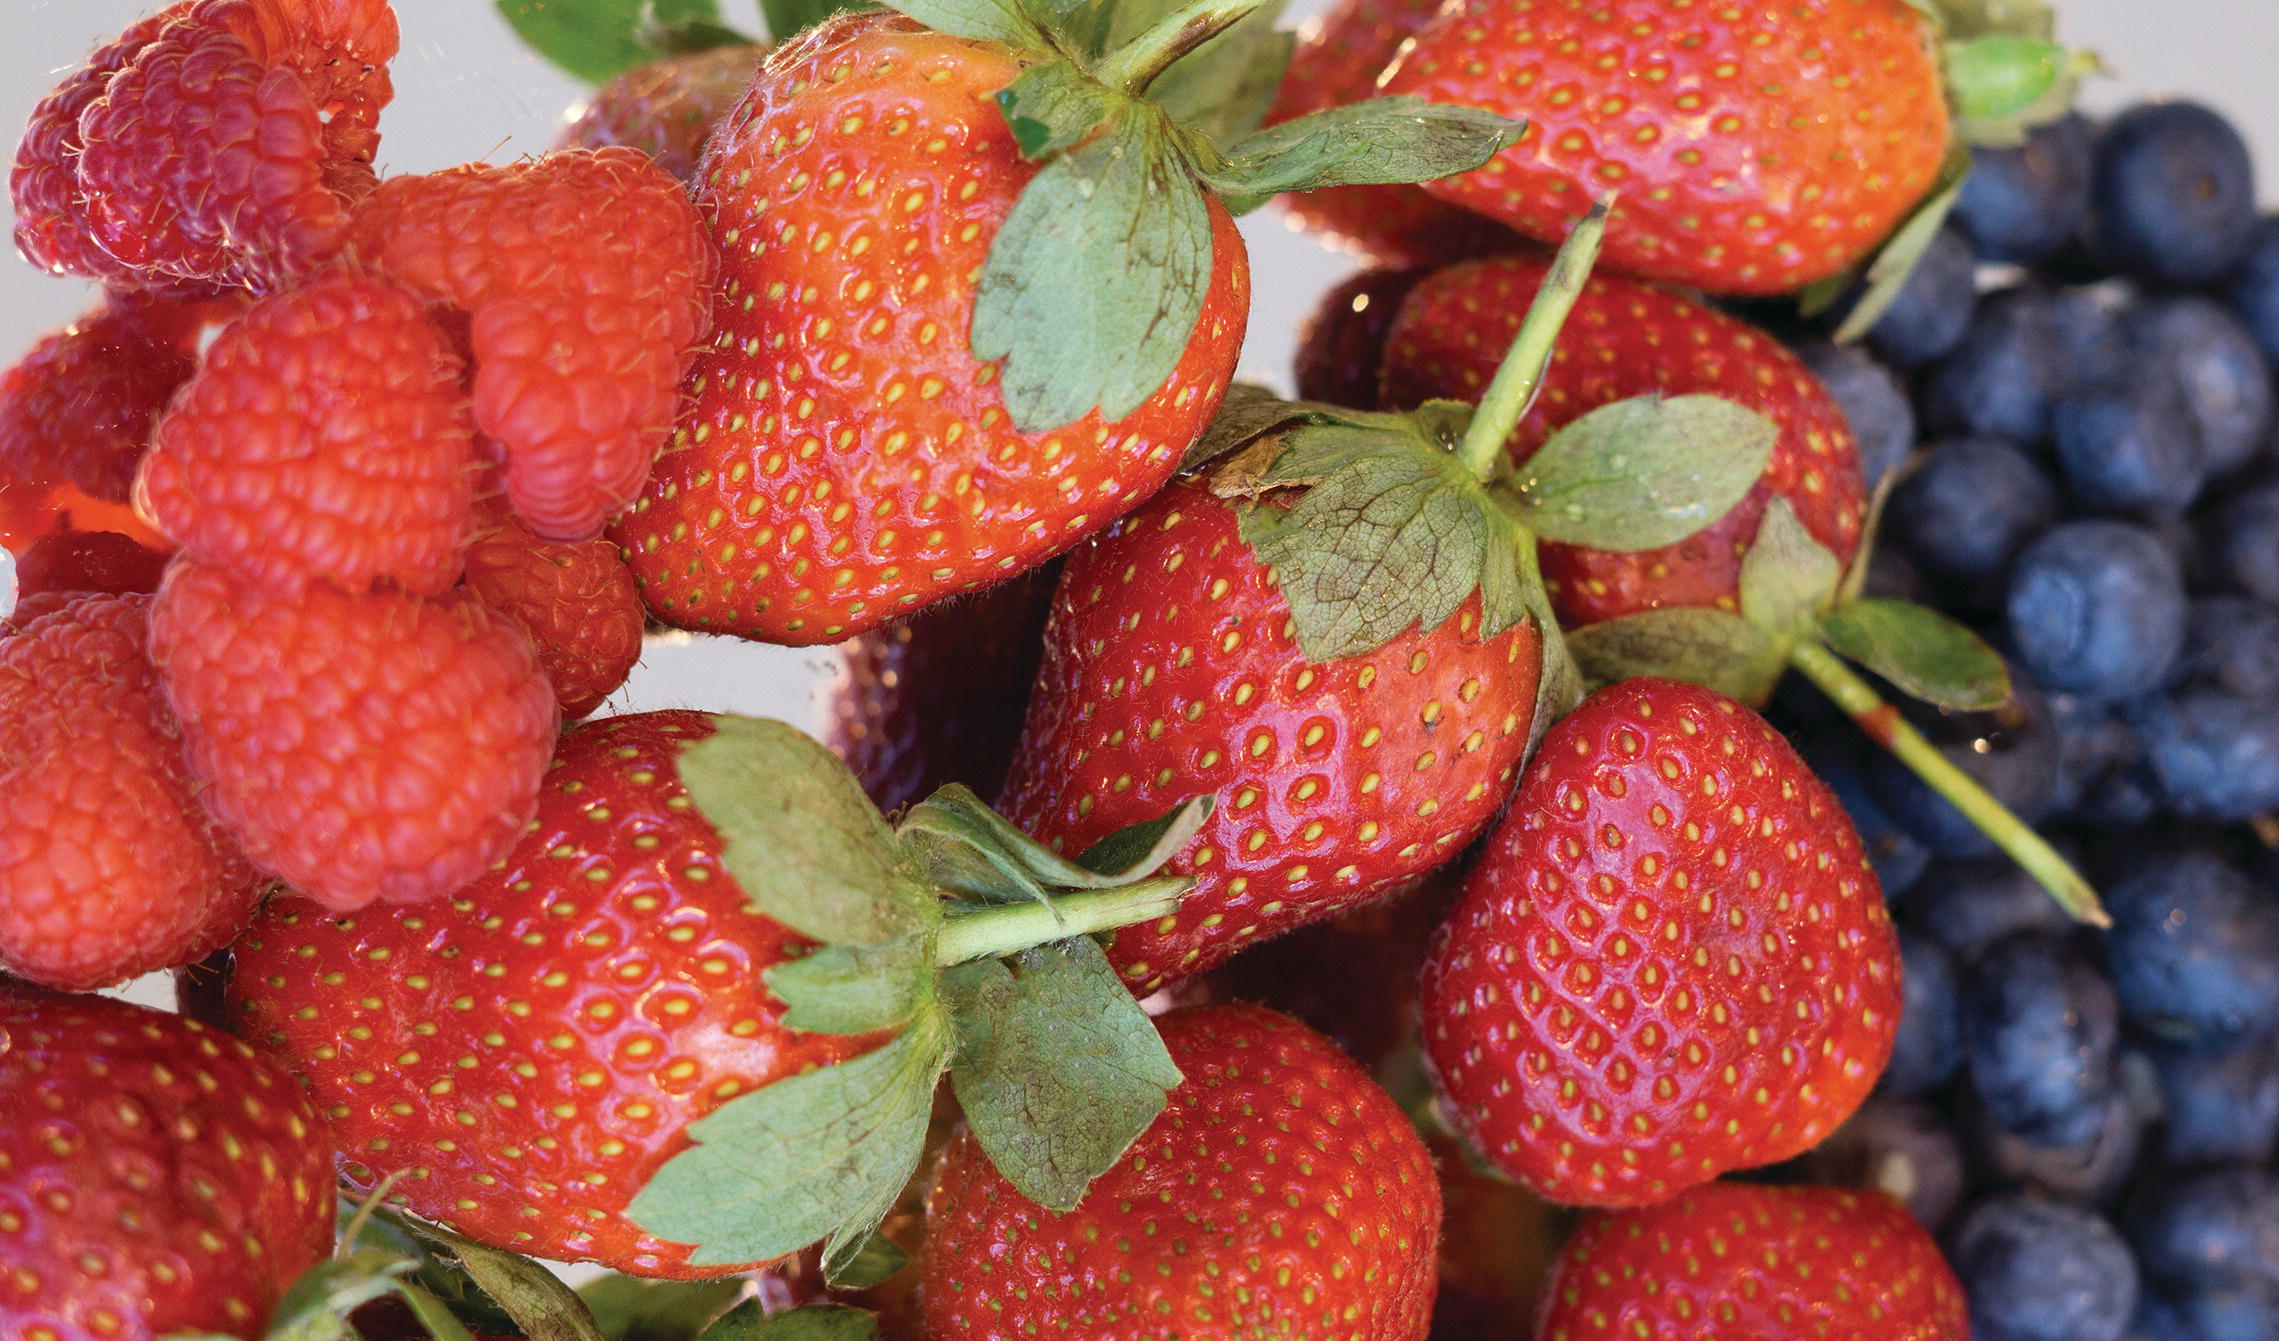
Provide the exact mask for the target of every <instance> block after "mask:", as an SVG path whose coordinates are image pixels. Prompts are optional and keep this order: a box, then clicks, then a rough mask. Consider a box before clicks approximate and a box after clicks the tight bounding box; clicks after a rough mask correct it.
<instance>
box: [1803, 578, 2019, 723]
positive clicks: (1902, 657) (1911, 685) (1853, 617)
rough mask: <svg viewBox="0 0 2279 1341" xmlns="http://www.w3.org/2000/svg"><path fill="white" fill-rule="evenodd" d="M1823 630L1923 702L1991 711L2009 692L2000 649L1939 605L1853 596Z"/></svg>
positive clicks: (1841, 650) (1838, 646) (1845, 651)
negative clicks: (1929, 606)
mask: <svg viewBox="0 0 2279 1341" xmlns="http://www.w3.org/2000/svg"><path fill="white" fill-rule="evenodd" d="M1820 635H1821V637H1822V638H1824V639H1826V640H1827V643H1828V646H1830V647H1831V648H1834V649H1835V650H1836V652H1837V653H1838V654H1840V655H1842V656H1845V657H1849V658H1850V659H1851V660H1853V661H1856V662H1858V663H1859V664H1860V665H1862V666H1865V667H1867V668H1868V669H1869V670H1871V671H1874V672H1875V673H1876V674H1878V675H1880V676H1882V677H1883V678H1884V679H1886V680H1889V681H1890V682H1891V684H1892V686H1893V687H1894V688H1896V689H1898V690H1899V691H1900V692H1901V693H1903V694H1906V695H1908V696H1910V697H1912V698H1918V699H1921V700H1922V701H1924V702H1925V703H1932V704H1936V705H1937V706H1939V707H1942V708H1952V709H1955V710H1957V711H1961V712H1989V711H1992V710H1993V709H1995V708H1999V707H2001V706H2002V705H2003V704H2004V703H2005V702H2007V701H2008V700H2009V698H2010V671H2009V668H2008V667H2007V666H2005V665H2003V663H2002V657H2001V655H2000V654H1999V653H1997V652H1996V651H1995V650H1994V649H1993V648H1991V647H1988V646H1987V645H1986V643H1985V642H1984V640H1982V639H1980V638H1979V636H1978V635H1977V634H1975V633H1972V632H1971V631H1970V630H1969V629H1967V628H1964V627H1963V626H1962V625H1960V624H1958V623H1956V622H1955V621H1954V620H1951V619H1949V618H1947V617H1946V616H1945V615H1942V614H1940V613H1939V612H1938V611H1936V610H1928V609H1925V608H1924V607H1922V606H1920V605H1915V604H1913V603H1911V602H1908V601H1886V600H1877V599H1874V598H1869V599H1866V600H1858V601H1853V602H1852V603H1850V604H1849V605H1845V606H1842V607H1839V608H1838V609H1836V610H1835V611H1834V612H1832V613H1830V614H1829V616H1828V617H1827V618H1826V619H1825V620H1822V621H1821V624H1820Z"/></svg>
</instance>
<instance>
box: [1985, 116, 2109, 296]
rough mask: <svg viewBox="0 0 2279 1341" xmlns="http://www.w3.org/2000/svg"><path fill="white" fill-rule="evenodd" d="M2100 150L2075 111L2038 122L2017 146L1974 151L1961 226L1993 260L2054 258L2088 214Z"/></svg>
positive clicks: (2019, 261) (2028, 262)
mask: <svg viewBox="0 0 2279 1341" xmlns="http://www.w3.org/2000/svg"><path fill="white" fill-rule="evenodd" d="M2093 148H2094V137H2093V136H2092V135H2091V133H2090V130H2089V123H2088V121H2086V120H2084V119H2083V118H2082V117H2080V116H2078V115H2076V116H2068V117H2066V118H2065V119H2064V120H2062V121H2054V122H2051V123H2050V124H2049V125H2046V126H2038V127H2036V128H2035V129H2033V130H2032V131H2029V132H2028V133H2027V135H2026V142H2025V143H2024V144H2021V145H2019V146H2017V147H2016V148H2014V149H1986V148H1978V149H1973V150H1972V151H1971V155H1970V176H1969V177H1967V178H1965V179H1964V180H1963V184H1962V198H1961V199H1960V200H1957V201H1956V202H1955V213H1954V219H1955V224H1956V226H1958V227H1960V228H1961V229H1962V230H1963V232H1965V233H1967V234H1968V235H1969V236H1970V240H1971V241H1972V242H1973V243H1975V244H1977V247H1978V254H1979V255H1981V256H1983V257H1985V258H1986V259H1987V260H1989V261H2010V262H2013V263H2015V264H2018V265H2032V264H2034V263H2035V262H2036V261H2040V260H2042V259H2044V258H2045V257H2048V256H2049V255H2051V254H2052V253H2054V252H2055V251H2057V250H2058V249H2059V248H2060V247H2063V246H2064V245H2065V244H2066V243H2067V242H2068V241H2070V240H2072V238H2073V235H2074V234H2075V232H2076V231H2078V230H2079V229H2080V227H2081V221H2082V219H2083V217H2084V216H2086V215H2087V214H2088V213H2089V172H2090V163H2091V158H2092V154H2093Z"/></svg>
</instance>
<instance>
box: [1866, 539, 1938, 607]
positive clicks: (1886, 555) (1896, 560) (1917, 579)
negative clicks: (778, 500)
mask: <svg viewBox="0 0 2279 1341" xmlns="http://www.w3.org/2000/svg"><path fill="white" fill-rule="evenodd" d="M1931 585H1932V584H1931V583H1930V582H1929V581H1928V580H1927V579H1925V578H1924V576H1923V569H1922V565H1920V564H1918V563H1916V562H1915V560H1914V558H1913V557H1912V556H1910V555H1909V554H1908V553H1907V551H1906V550H1904V549H1901V548H1900V547H1899V546H1897V545H1877V546H1876V547H1875V548H1874V549H1873V550H1872V551H1870V552H1869V554H1868V574H1867V580H1866V581H1865V582H1862V583H1861V584H1860V592H1861V594H1863V595H1867V596H1881V597H1883V598H1885V599H1886V600H1893V601H1915V602H1918V603H1920V602H1922V601H1924V600H1926V599H1928V593H1929V592H1930V590H1931Z"/></svg>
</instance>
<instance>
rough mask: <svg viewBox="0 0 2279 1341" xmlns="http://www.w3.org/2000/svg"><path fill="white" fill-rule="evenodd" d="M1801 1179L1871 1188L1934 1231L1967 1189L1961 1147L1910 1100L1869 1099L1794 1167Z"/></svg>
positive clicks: (1932, 1113) (1939, 1120) (1941, 1119)
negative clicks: (1797, 1167) (1887, 1195)
mask: <svg viewBox="0 0 2279 1341" xmlns="http://www.w3.org/2000/svg"><path fill="white" fill-rule="evenodd" d="M1798 1172H1799V1173H1800V1174H1802V1176H1803V1178H1804V1180H1805V1181H1806V1182H1810V1183H1817V1184H1821V1185H1824V1186H1832V1187H1872V1188H1876V1189H1878V1190H1880V1191H1883V1192H1886V1193H1889V1194H1890V1195H1891V1196H1892V1197H1893V1198H1895V1199H1896V1200H1898V1201H1899V1202H1900V1203H1901V1204H1903V1205H1905V1206H1906V1207H1907V1209H1908V1210H1909V1211H1910V1212H1912V1213H1913V1214H1914V1216H1915V1218H1916V1219H1917V1220H1918V1221H1920V1222H1921V1223H1922V1225H1923V1227H1924V1228H1926V1229H1930V1230H1933V1231H1936V1230H1937V1229H1938V1228H1939V1226H1941V1225H1943V1224H1945V1223H1946V1221H1947V1217H1948V1216H1950V1215H1953V1214H1954V1211H1955V1207H1956V1206H1958V1205H1960V1204H1962V1197H1963V1193H1964V1192H1965V1191H1966V1190H1968V1188H1969V1186H1970V1176H1969V1171H1968V1170H1967V1169H1966V1168H1965V1167H1964V1164H1963V1154H1962V1145H1961V1143H1960V1142H1958V1141H1957V1140H1956V1139H1955V1134H1954V1128H1953V1127H1952V1126H1950V1125H1949V1124H1948V1122H1947V1120H1946V1117H1945V1115H1944V1114H1942V1113H1940V1112H1939V1110H1938V1109H1936V1108H1933V1107H1932V1106H1931V1105H1929V1104H1927V1103H1922V1102H1920V1101H1917V1100H1912V1099H1884V1098H1872V1099H1869V1100H1868V1101H1867V1102H1866V1103H1864V1104H1862V1105H1860V1110H1859V1111H1858V1112H1856V1113H1854V1114H1852V1116H1851V1119H1850V1120H1849V1121H1847V1122H1845V1123H1844V1125H1843V1126H1841V1127H1838V1128H1837V1129H1836V1130H1835V1131H1833V1132H1831V1133H1830V1134H1829V1136H1828V1139H1827V1140H1825V1141H1823V1142H1821V1143H1820V1144H1819V1145H1818V1146H1815V1147H1814V1148H1813V1149H1812V1151H1811V1152H1810V1153H1809V1154H1807V1155H1806V1156H1805V1157H1804V1159H1803V1160H1802V1161H1801V1162H1800V1166H1799V1169H1798Z"/></svg>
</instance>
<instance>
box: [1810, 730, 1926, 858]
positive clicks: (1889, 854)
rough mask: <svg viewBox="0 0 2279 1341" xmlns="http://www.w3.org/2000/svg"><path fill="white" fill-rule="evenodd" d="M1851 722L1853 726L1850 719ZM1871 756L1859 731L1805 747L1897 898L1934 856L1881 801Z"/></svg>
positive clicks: (1813, 767)
mask: <svg viewBox="0 0 2279 1341" xmlns="http://www.w3.org/2000/svg"><path fill="white" fill-rule="evenodd" d="M1824 701H1825V700H1823V702H1824ZM1845 725H1846V727H1847V728H1848V727H1849V723H1846V724H1845ZM1866 755H1867V751H1866V750H1865V749H1864V748H1862V747H1861V745H1860V737H1859V733H1858V732H1857V731H1856V730H1851V729H1846V730H1844V731H1842V733H1841V734H1831V735H1828V736H1825V737H1822V738H1821V739H1820V740H1818V741H1815V742H1813V743H1812V744H1811V745H1810V746H1808V747H1807V749H1806V751H1805V758H1806V759H1807V761H1809V762H1810V763H1811V765H1812V771H1813V772H1814V773H1815V774H1817V775H1818V776H1819V778H1820V780H1821V781H1822V782H1825V783H1827V784H1828V790H1830V791H1832V792H1834V793H1835V794H1836V800H1837V802H1838V803H1839V804H1840V805H1842V806H1843V807H1844V813H1845V814H1846V815H1847V816H1849V817H1850V818H1851V821H1852V828H1853V829H1854V830H1855V831H1857V832H1858V834H1859V836H1860V846H1861V847H1862V848H1864V849H1866V851H1867V856H1868V862H1869V864H1871V865H1873V866H1874V867H1875V878H1876V882H1877V883H1878V884H1880V885H1882V886H1883V896H1884V898H1886V899H1895V898H1897V897H1899V895H1900V894H1901V893H1903V892H1905V891H1906V890H1907V889H1908V888H1909V887H1910V886H1912V885H1913V884H1914V883H1915V879H1916V877H1917V876H1920V875H1921V874H1922V873H1923V868H1924V867H1926V866H1928V865H1930V864H1931V854H1930V852H1929V851H1928V850H1926V849H1925V848H1924V846H1923V845H1922V844H1921V843H1918V842H1916V841H1915V838H1914V836H1913V835H1911V834H1909V833H1908V832H1907V831H1906V830H1905V829H1902V828H1900V827H1899V825H1898V824H1897V823H1895V822H1893V820H1892V818H1891V816H1890V815H1888V814H1886V813H1885V812H1884V809H1883V807H1882V806H1881V805H1879V804H1877V802H1876V799H1875V794H1874V793H1873V792H1872V791H1870V790H1869V789H1868V785H1867V777H1866V774H1865V773H1864V771H1863V768H1862V766H1863V765H1864V763H1865V762H1866Z"/></svg>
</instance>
